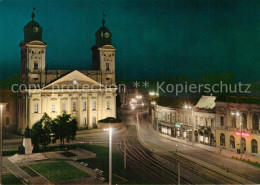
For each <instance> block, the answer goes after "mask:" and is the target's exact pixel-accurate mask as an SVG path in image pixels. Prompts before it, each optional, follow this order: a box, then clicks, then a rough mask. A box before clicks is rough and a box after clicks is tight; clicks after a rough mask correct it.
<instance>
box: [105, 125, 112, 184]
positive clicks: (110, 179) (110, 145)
mask: <svg viewBox="0 0 260 185" xmlns="http://www.w3.org/2000/svg"><path fill="white" fill-rule="evenodd" d="M104 130H105V131H109V185H112V131H113V129H112V128H111V127H110V128H108V129H104Z"/></svg>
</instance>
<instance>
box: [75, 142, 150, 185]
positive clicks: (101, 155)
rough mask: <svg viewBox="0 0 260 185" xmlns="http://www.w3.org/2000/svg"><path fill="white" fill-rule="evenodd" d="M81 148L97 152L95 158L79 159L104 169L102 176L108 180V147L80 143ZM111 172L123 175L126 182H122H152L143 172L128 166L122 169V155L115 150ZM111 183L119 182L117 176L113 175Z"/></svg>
mask: <svg viewBox="0 0 260 185" xmlns="http://www.w3.org/2000/svg"><path fill="white" fill-rule="evenodd" d="M80 147H81V148H84V149H86V150H89V151H91V152H94V153H96V154H97V157H96V158H89V159H84V160H80V161H84V162H86V163H87V164H88V165H89V167H90V168H93V169H94V168H98V169H101V170H102V171H104V176H105V179H106V181H107V180H108V172H109V165H108V151H109V150H108V147H104V146H98V145H82V146H80ZM112 167H113V174H116V175H117V176H120V177H123V178H124V179H127V180H128V181H127V182H123V184H151V183H154V182H149V180H148V179H147V178H145V176H143V174H140V173H139V172H138V171H137V170H134V169H131V168H129V166H128V168H127V169H126V170H124V169H123V167H124V163H123V156H121V155H120V154H119V153H117V152H113V165H112ZM112 180H113V184H121V183H120V181H121V180H119V178H116V177H115V176H114V175H113V179H112Z"/></svg>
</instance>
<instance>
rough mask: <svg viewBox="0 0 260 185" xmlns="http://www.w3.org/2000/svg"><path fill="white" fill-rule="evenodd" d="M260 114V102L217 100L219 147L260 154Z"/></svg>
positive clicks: (217, 136)
mask: <svg viewBox="0 0 260 185" xmlns="http://www.w3.org/2000/svg"><path fill="white" fill-rule="evenodd" d="M259 115H260V105H258V104H254V103H253V104H249V103H234V102H216V119H217V125H216V126H217V133H216V138H217V139H216V141H217V147H221V148H224V149H228V150H232V151H234V152H238V153H240V152H242V153H249V154H254V155H257V154H258V155H259V154H260V147H259V146H260V129H259ZM241 133H242V135H241Z"/></svg>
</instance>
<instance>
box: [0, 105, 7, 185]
mask: <svg viewBox="0 0 260 185" xmlns="http://www.w3.org/2000/svg"><path fill="white" fill-rule="evenodd" d="M6 105H7V103H0V185H2V149H3V146H2V145H3V137H2V128H3V108H4V106H6Z"/></svg>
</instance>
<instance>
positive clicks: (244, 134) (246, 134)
mask: <svg viewBox="0 0 260 185" xmlns="http://www.w3.org/2000/svg"><path fill="white" fill-rule="evenodd" d="M235 134H236V135H238V136H241V132H235ZM242 136H245V137H248V136H250V134H249V133H245V132H242Z"/></svg>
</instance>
